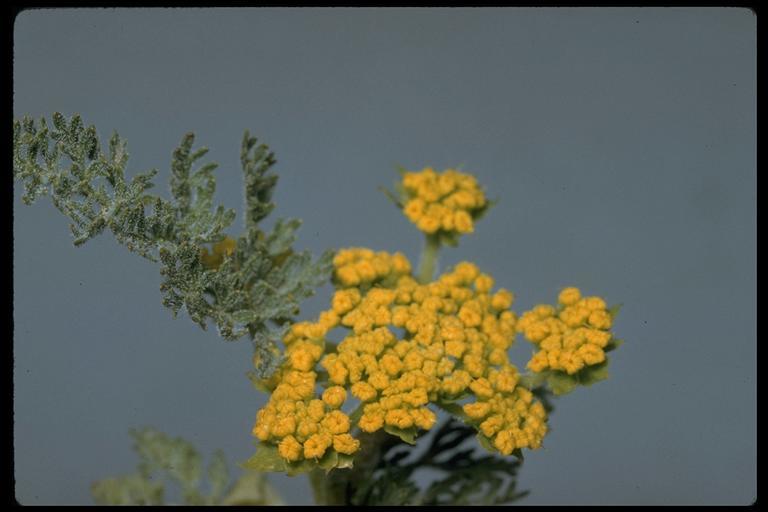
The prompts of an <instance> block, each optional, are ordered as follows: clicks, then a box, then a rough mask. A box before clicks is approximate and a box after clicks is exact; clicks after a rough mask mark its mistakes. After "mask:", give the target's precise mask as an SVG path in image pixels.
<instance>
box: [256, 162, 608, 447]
mask: <svg viewBox="0 0 768 512" xmlns="http://www.w3.org/2000/svg"><path fill="white" fill-rule="evenodd" d="M424 176H427V177H426V178H425V177H424ZM429 176H431V177H429ZM460 178H461V176H460V175H458V174H451V173H449V174H445V175H438V174H437V173H435V172H434V171H430V172H427V173H426V174H425V175H422V174H417V175H413V176H411V177H409V178H407V180H408V182H409V183H411V186H412V188H413V190H419V191H421V192H423V191H424V190H425V187H426V188H427V189H428V188H429V187H437V188H436V189H435V190H438V189H439V191H440V194H454V193H457V192H461V191H465V192H466V191H468V187H469V188H472V187H476V186H477V183H476V181H474V180H468V181H466V180H462V179H460ZM424 180H426V181H424ZM438 198H439V194H438ZM423 200H424V201H427V199H423ZM456 201H458V202H459V203H461V204H466V203H468V202H469V199H468V198H467V197H466V196H465V195H459V196H458V198H457V199H456ZM433 206H434V205H433ZM427 209H429V206H427ZM414 210H415V207H414ZM433 211H434V208H433ZM333 263H334V269H335V278H334V283H335V285H336V287H337V291H336V292H335V293H334V295H333V297H332V299H331V304H330V309H328V310H327V311H323V312H321V313H320V315H319V316H318V320H317V321H316V322H299V323H296V324H294V325H293V326H292V328H291V329H290V330H289V332H288V333H287V334H286V336H285V338H284V342H285V344H286V352H285V353H286V358H285V362H284V363H283V365H282V367H281V369H280V371H279V372H278V373H277V374H276V375H277V377H275V379H277V383H276V384H274V391H273V392H272V395H271V397H270V400H269V402H268V403H267V405H266V406H265V407H264V408H263V409H262V410H261V411H260V412H259V414H258V415H257V419H256V425H255V426H254V429H253V433H254V435H255V436H256V437H258V439H259V440H260V441H261V442H263V443H271V444H273V445H275V446H277V449H278V452H279V453H280V455H281V456H282V457H283V458H284V459H286V460H287V461H290V462H295V461H300V460H302V459H319V458H320V457H323V456H324V455H325V454H326V453H327V452H328V450H333V451H336V452H338V453H340V454H345V455H351V454H354V453H355V452H356V451H357V450H358V449H359V445H360V443H359V441H358V440H357V439H355V438H354V437H353V436H352V434H351V430H352V429H353V427H355V426H356V427H358V428H359V429H360V431H362V432H368V433H373V432H376V431H378V430H380V429H382V428H385V427H394V428H397V429H400V430H403V431H413V432H414V433H415V432H417V431H418V430H429V429H431V428H432V427H433V426H434V424H435V422H436V419H437V416H436V415H435V413H434V411H433V410H431V408H432V404H434V403H436V402H437V403H440V402H443V401H445V400H455V399H457V398H459V397H469V398H470V399H471V400H470V403H468V404H466V405H465V406H464V413H465V414H466V416H467V418H468V421H469V422H470V424H472V425H474V426H475V427H476V428H477V429H478V431H479V432H481V433H482V434H483V435H484V436H486V437H487V438H488V439H489V440H490V441H489V442H490V444H491V446H495V447H497V449H499V450H500V451H501V452H502V453H507V454H508V453H511V452H512V451H514V450H516V449H518V448H524V447H527V448H538V447H539V446H540V445H541V440H542V438H543V436H544V434H545V433H546V416H545V415H543V408H541V407H540V405H541V404H539V403H538V402H536V401H534V400H533V398H532V395H531V394H530V392H528V391H527V390H526V389H524V388H522V387H520V386H519V385H518V383H519V375H518V373H517V369H516V368H515V367H514V366H512V365H511V364H510V363H509V359H508V356H507V350H508V349H509V347H510V346H511V345H512V343H513V342H514V338H515V335H516V332H517V330H518V328H519V327H518V324H520V325H522V328H523V329H528V330H535V328H537V326H538V324H539V323H542V322H544V323H545V324H546V323H547V322H549V323H552V322H555V321H559V320H558V318H557V314H558V312H557V311H556V310H555V309H554V308H552V307H551V306H547V307H544V306H541V307H538V308H537V309H536V310H535V311H533V312H529V313H526V315H523V317H521V318H520V319H519V320H518V318H517V315H515V313H513V312H512V311H510V310H509V308H510V306H511V305H512V301H513V295H512V293H511V292H509V291H507V290H504V289H500V290H497V291H494V290H493V287H494V279H493V278H492V277H491V276H490V275H488V274H484V273H482V272H481V271H480V269H479V268H478V267H477V266H476V265H474V264H473V263H469V262H461V263H459V264H457V265H456V266H455V267H454V268H453V269H450V270H449V271H447V272H445V273H443V275H441V276H439V277H438V278H437V279H436V280H435V281H433V282H431V283H426V284H422V283H419V282H418V281H416V279H415V278H414V277H413V276H412V275H411V265H410V263H409V262H408V260H407V259H405V257H404V256H403V255H401V254H389V253H386V252H374V251H372V250H370V249H366V248H360V247H356V248H351V249H344V250H341V251H339V252H338V253H337V254H336V257H335V258H334V262H333ZM588 306H589V307H587V305H583V307H584V308H586V309H585V314H586V316H585V318H584V322H587V324H589V322H590V321H592V322H593V323H598V324H601V325H603V324H604V323H605V319H604V318H602V317H601V316H600V312H601V311H602V310H601V309H599V308H598V307H597V306H599V304H598V303H597V302H596V301H594V300H593V301H592V302H590V303H589V305H588ZM579 307H581V306H579ZM590 319H591V320H590ZM601 322H602V323H601ZM335 327H342V328H344V329H346V335H344V336H343V337H342V339H341V341H340V342H339V343H338V345H336V346H335V347H334V348H333V350H327V348H328V347H326V341H325V338H324V336H325V335H326V333H327V331H328V330H330V329H331V328H335ZM538 328H539V331H541V333H543V334H542V336H543V335H544V334H546V335H550V333H551V332H554V331H556V330H557V328H556V327H553V326H552V325H549V324H546V325H545V326H543V327H541V326H538ZM526 333H527V331H526ZM542 339H543V338H542ZM584 339H592V340H594V341H595V342H596V343H603V344H604V343H607V341H606V340H603V339H602V338H599V339H598V336H597V335H596V334H594V333H591V331H590V333H589V334H584ZM550 343H553V342H552V341H551V340H550V341H546V342H542V344H543V345H547V344H550ZM547 346H549V345H547ZM554 346H555V345H553V347H554ZM574 346H575V345H574ZM557 347H558V348H559V347H560V345H557ZM577 348H578V347H577ZM574 357H575V358H576V360H580V361H582V362H590V361H596V360H597V359H598V358H599V357H600V354H599V353H598V352H597V351H595V350H593V349H581V352H578V353H576V355H575V356H574ZM579 358H580V359H579ZM537 361H539V362H540V363H541V364H546V365H550V363H551V361H550V360H549V359H548V358H542V357H539V358H538V359H537ZM558 361H559V360H558ZM569 364H570V363H569ZM318 371H324V372H326V373H327V382H326V381H323V384H322V387H323V388H324V389H323V390H322V392H321V399H320V398H318V397H317V392H316V390H315V388H316V386H317V384H318V377H317V372H318ZM347 392H349V393H351V395H352V396H353V397H354V398H355V399H356V400H357V401H359V403H360V407H362V410H361V414H360V415H359V417H357V419H356V421H355V424H354V425H353V422H352V421H351V419H350V414H351V410H350V411H345V410H342V407H344V405H345V399H346V397H347ZM350 409H351V407H350Z"/></svg>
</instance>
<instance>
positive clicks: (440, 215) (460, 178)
mask: <svg viewBox="0 0 768 512" xmlns="http://www.w3.org/2000/svg"><path fill="white" fill-rule="evenodd" d="M402 186H403V190H404V191H405V194H406V197H407V201H406V202H405V206H404V207H403V213H405V216H406V217H408V219H409V220H410V221H411V222H413V223H414V224H415V225H416V227H417V228H419V230H420V231H423V232H424V233H427V234H430V235H431V234H433V233H437V232H438V231H441V230H442V231H443V232H447V233H458V234H465V233H472V232H473V231H474V220H475V217H476V214H477V212H478V211H480V210H482V209H483V208H484V207H485V206H486V198H485V194H484V193H483V191H482V189H481V188H480V186H479V185H478V183H477V180H476V179H475V177H474V176H472V175H470V174H464V173H461V172H458V171H456V170H453V169H447V170H445V171H443V172H442V173H437V172H435V170H434V169H432V168H431V167H426V168H424V169H423V170H422V171H421V172H406V173H404V175H403V181H402Z"/></svg>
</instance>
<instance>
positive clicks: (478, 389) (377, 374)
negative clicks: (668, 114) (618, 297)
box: [13, 113, 621, 505]
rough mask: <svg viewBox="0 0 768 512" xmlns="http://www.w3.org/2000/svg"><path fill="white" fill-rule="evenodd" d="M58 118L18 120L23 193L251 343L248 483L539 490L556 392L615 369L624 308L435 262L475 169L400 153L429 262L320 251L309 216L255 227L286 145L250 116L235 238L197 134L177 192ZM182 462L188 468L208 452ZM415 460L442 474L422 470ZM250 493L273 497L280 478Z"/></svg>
mask: <svg viewBox="0 0 768 512" xmlns="http://www.w3.org/2000/svg"><path fill="white" fill-rule="evenodd" d="M52 121H53V123H52V127H51V128H49V127H48V124H47V122H46V120H45V119H41V120H40V121H39V122H37V123H36V122H34V121H33V120H31V119H29V118H24V119H22V120H17V121H14V124H13V137H14V153H13V155H14V158H13V162H14V176H15V178H16V179H18V180H20V181H22V182H23V183H24V185H25V187H26V193H25V194H24V197H23V198H24V201H25V202H27V203H30V202H32V201H33V200H34V199H36V198H37V197H39V196H41V195H50V197H51V198H52V200H53V203H54V205H56V207H57V208H58V209H59V210H60V211H61V212H62V213H64V214H65V215H67V216H68V217H69V218H70V219H72V221H73V224H72V225H71V228H72V232H73V234H74V236H75V244H76V245H79V244H81V243H83V242H85V241H86V240H88V239H90V238H92V237H93V236H95V235H97V234H98V233H100V232H102V231H103V230H105V229H109V230H111V231H112V232H113V233H114V235H115V238H116V239H117V240H118V241H119V242H120V243H122V244H123V245H125V246H126V247H127V248H128V249H129V250H132V251H134V252H137V253H138V254H139V255H141V256H143V257H145V258H148V259H150V260H153V261H158V262H159V263H160V264H161V274H162V276H163V278H164V281H163V283H162V285H161V289H162V290H163V292H164V299H163V303H164V304H165V305H166V306H168V307H169V308H171V310H172V311H173V313H174V315H175V314H176V313H178V312H179V311H180V310H182V309H184V310H185V311H186V312H187V314H188V315H189V316H190V318H192V320H193V321H195V322H196V323H198V324H199V325H200V326H201V327H203V328H205V327H206V325H207V322H208V321H212V322H214V323H215V325H216V326H217V327H218V330H219V333H220V335H221V336H222V337H223V338H225V339H238V338H242V337H248V338H250V339H251V341H252V343H253V347H254V355H253V366H254V368H253V371H252V372H250V373H249V378H250V379H251V381H252V382H253V384H254V386H255V387H256V389H258V390H260V391H262V392H265V393H268V395H269V398H268V400H267V402H266V405H265V406H264V407H263V408H262V409H260V410H259V411H257V412H256V414H255V416H256V418H255V422H254V424H253V425H252V426H251V430H252V433H253V436H254V438H255V440H254V441H255V443H256V450H255V453H254V454H253V455H252V456H251V457H250V458H249V459H247V460H246V461H244V462H243V463H242V464H241V467H242V468H243V469H245V470H246V475H251V476H250V477H249V478H251V480H250V481H252V482H256V480H253V479H254V478H263V477H262V476H261V475H263V473H267V472H282V473H287V474H288V475H297V474H300V473H307V474H308V475H309V478H310V481H311V483H312V487H313V489H314V492H315V497H316V500H317V502H318V503H320V504H338V505H378V504H390V505H403V504H499V503H508V502H512V501H515V500H517V499H519V498H520V497H522V496H524V495H525V494H526V493H527V491H523V492H521V491H518V490H517V488H516V475H517V471H518V470H519V468H520V465H521V463H522V461H523V457H524V453H525V452H524V450H536V449H539V448H540V447H541V446H542V445H543V443H544V442H545V439H546V435H547V432H548V430H549V426H548V425H549V414H550V413H551V412H552V408H553V406H552V400H553V398H554V396H558V395H563V394H566V393H569V392H571V391H573V390H574V389H576V388H577V387H579V386H589V385H591V384H593V383H595V382H598V381H600V380H603V379H605V378H607V376H608V373H607V369H608V357H607V355H606V354H607V353H608V352H610V351H612V350H614V349H615V348H617V347H618V346H619V345H620V343H621V342H620V340H618V339H617V338H616V337H615V336H614V334H613V332H612V327H613V320H614V317H615V316H616V314H617V312H618V307H608V305H607V303H606V301H605V300H604V299H603V298H601V297H597V296H587V295H584V294H583V293H582V291H581V290H579V289H578V288H576V287H572V286H568V287H564V288H562V289H561V290H560V292H559V294H558V295H557V297H556V300H555V303H554V304H552V305H550V304H541V305H537V306H535V307H534V308H533V309H531V310H530V311H525V312H523V313H522V314H518V313H516V312H515V311H513V310H512V309H511V308H512V306H513V303H514V295H513V293H512V292H511V291H509V290H507V289H505V288H498V287H496V280H495V279H494V277H492V276H491V275H489V274H488V273H486V272H483V271H482V269H481V268H480V267H479V266H478V265H477V264H476V263H473V262H469V261H463V262H461V263H459V264H457V265H455V266H453V267H452V268H448V269H445V270H444V271H442V272H441V273H439V274H438V273H437V260H438V255H439V252H440V250H441V248H442V247H445V246H456V245H457V244H458V243H459V240H460V238H461V237H462V236H466V235H469V234H471V233H472V232H473V231H474V229H475V224H476V223H477V221H478V220H479V219H480V218H481V217H482V216H483V215H485V214H486V213H487V211H488V210H489V208H490V207H491V206H492V203H491V201H489V199H488V198H487V197H486V194H485V192H484V190H483V188H482V186H481V185H480V184H479V183H478V181H477V179H476V178H475V177H474V176H472V175H471V174H467V173H464V172H460V171H458V170H455V169H446V170H444V171H442V172H437V171H435V170H434V169H432V168H424V169H422V170H419V171H409V170H406V169H400V175H401V179H400V181H399V182H398V183H397V184H396V185H395V192H390V191H387V190H384V191H385V193H386V194H387V196H388V197H389V198H390V199H391V200H392V202H393V203H394V204H395V205H396V207H397V208H398V209H399V210H400V211H401V212H402V213H403V214H404V215H405V216H406V217H407V218H408V220H409V221H410V222H411V223H413V224H414V225H415V226H416V228H417V229H418V230H419V231H421V232H422V233H423V234H424V239H425V243H424V250H423V252H422V254H421V256H420V259H419V261H418V267H417V268H414V265H412V263H411V261H410V260H409V259H408V257H407V256H406V255H404V254H402V253H400V252H387V251H383V250H374V249H371V248H366V247H350V248H341V249H338V250H337V251H334V252H331V251H328V252H326V253H324V254H322V255H320V256H319V257H317V258H313V257H312V256H311V255H310V254H308V253H306V252H303V253H298V252H295V251H294V250H293V248H292V245H293V242H294V240H295V232H296V230H297V228H298V227H299V224H300V222H299V221H298V220H294V219H292V220H278V221H277V222H276V224H275V227H274V229H273V230H272V231H271V232H265V231H264V230H262V229H261V228H260V227H259V225H260V222H261V221H262V220H263V219H264V218H265V217H266V216H267V215H268V214H269V213H270V212H271V211H272V209H273V208H274V204H273V203H272V202H271V196H272V191H273V189H274V186H275V184H276V181H277V177H276V176H275V175H274V174H270V170H271V168H272V166H273V165H274V163H275V159H274V156H273V154H272V153H271V152H269V150H268V148H267V147H266V146H264V145H260V144H258V143H257V140H256V139H255V138H253V137H251V136H250V135H249V134H248V132H246V134H245V137H244V138H243V143H242V151H241V162H242V167H243V172H244V179H245V223H244V232H243V233H242V234H241V235H238V236H234V235H230V234H228V233H227V231H228V230H229V229H230V227H231V224H232V222H233V220H234V217H235V215H234V211H233V210H226V209H224V208H223V207H221V206H219V207H217V208H216V209H214V208H213V204H212V197H213V193H214V190H215V178H214V174H213V171H214V169H215V167H216V166H215V164H205V165H198V162H199V161H200V160H201V158H202V157H203V156H204V155H205V153H206V149H205V148H199V149H193V145H194V144H193V142H194V137H193V135H191V134H188V135H186V136H185V137H184V138H183V139H182V142H181V144H180V146H179V147H178V148H177V149H176V150H175V151H174V153H173V159H172V163H171V183H170V189H171V190H170V191H171V200H166V199H163V198H161V197H159V196H155V195H151V194H149V193H147V190H149V189H150V188H151V187H152V186H153V184H152V181H151V180H152V178H153V177H154V175H155V174H156V171H155V170H152V171H150V172H148V173H144V174H138V175H136V176H135V177H134V178H133V179H132V180H130V181H129V180H127V179H126V177H125V167H126V162H127V153H126V150H125V142H124V141H123V140H122V139H120V137H119V136H118V135H117V134H114V135H113V136H112V138H111V139H110V141H109V144H108V147H109V149H108V151H107V152H106V153H104V152H102V150H101V146H100V143H99V140H98V138H97V135H96V130H95V128H94V127H93V126H90V127H87V128H86V127H85V126H84V125H83V124H82V122H81V120H80V118H79V117H78V116H73V117H72V118H71V119H70V120H66V119H65V118H64V116H62V115H61V114H58V113H57V114H54V115H53V119H52ZM329 279H330V282H331V283H332V284H333V286H334V288H335V291H334V293H333V296H332V297H331V298H330V301H329V307H328V309H327V310H325V311H322V312H321V313H320V314H319V315H318V316H317V317H316V318H314V319H313V320H311V321H309V320H304V321H299V319H298V316H299V315H300V311H299V305H300V302H301V300H302V299H304V298H306V297H308V296H310V295H311V294H312V293H313V291H314V289H315V288H317V287H318V286H319V285H321V284H322V283H324V282H327V280H329ZM517 334H522V337H523V338H524V339H525V340H527V341H528V342H530V343H531V344H532V347H533V351H532V357H531V359H530V360H529V361H527V362H526V363H525V366H524V369H523V371H521V370H520V369H519V368H518V367H517V366H515V365H514V364H513V363H512V362H511V361H510V359H509V354H508V350H509V348H510V347H511V346H512V344H513V343H514V342H515V339H516V336H517ZM280 345H282V348H281V346H280ZM441 418H442V423H441V422H440V421H439V420H440V419H441ZM150 432H154V431H150ZM158 436H161V437H158ZM162 436H163V435H162V434H159V433H157V434H155V436H154V437H153V439H166V438H165V437H162ZM473 438H474V439H473ZM178 443H183V440H177V444H178ZM139 445H140V443H139ZM179 446H182V445H179ZM183 446H185V447H186V445H183ZM185 449H186V450H187V453H192V452H191V451H190V450H193V448H191V447H187V448H185ZM138 451H139V453H140V454H141V453H142V451H141V449H140V446H139V449H138ZM145 451H146V450H145ZM187 459H188V460H187ZM187 459H179V461H181V462H178V464H182V465H184V464H186V463H189V464H192V463H193V462H194V461H197V462H194V463H195V464H198V465H199V460H198V458H195V457H191V458H190V457H188V458H187ZM183 460H187V462H186V463H185V462H183ZM189 461H193V462H189ZM143 464H144V466H140V467H146V461H145V462H144V463H143ZM222 464H223V462H222ZM161 466H162V465H160V466H158V467H161ZM216 467H218V466H216ZM422 469H430V470H432V473H433V474H437V475H438V476H436V477H435V478H434V480H432V481H431V482H429V483H428V484H426V485H419V484H418V483H417V482H416V480H415V479H414V474H415V473H416V472H417V471H419V470H422ZM219 473H220V471H219ZM219 473H216V472H214V473H211V474H212V475H213V474H219ZM178 474H195V475H196V474H197V473H194V472H193V473H189V472H187V473H184V472H183V471H182V472H181V473H178ZM253 475H257V477H254V476H253ZM147 478H149V477H148V474H147V471H146V470H140V472H139V473H138V474H136V475H131V476H129V477H122V479H109V480H105V481H102V482H100V483H97V484H95V485H94V487H93V489H94V496H95V497H96V499H97V500H98V501H100V502H109V503H133V502H153V500H155V501H157V499H159V498H158V490H157V487H156V484H155V487H152V485H151V484H150V483H148V482H147V481H146V479H147ZM217 478H218V480H216V481H217V482H223V481H224V480H223V477H221V476H219V477H217ZM198 480H199V479H195V478H193V479H192V481H193V482H194V483H196V482H197V481H198ZM245 481H246V482H247V481H249V480H247V479H246V480H245ZM259 482H262V483H260V484H259V485H262V486H263V485H265V484H264V483H263V481H261V480H259ZM223 485H224V484H223V483H219V484H218V487H217V489H218V491H217V492H216V493H214V494H213V495H211V497H207V498H206V497H205V496H204V495H203V494H201V493H200V492H198V491H196V490H194V488H193V487H194V486H192V485H191V484H190V485H188V486H187V487H185V489H186V491H185V493H186V494H185V499H186V500H187V502H189V503H208V504H217V503H222V504H227V503H234V502H235V501H236V500H235V501H232V500H230V501H227V500H226V499H224V498H221V496H222V495H223V494H222V493H223V491H222V489H223V487H222V486H223ZM243 485H244V486H246V487H247V486H248V485H249V484H248V483H245V484H242V485H240V487H239V488H240V489H241V492H242V488H243ZM254 485H256V484H254ZM235 487H237V486H235ZM137 489H138V490H137ZM135 496H140V497H141V500H139V499H138V498H135ZM257 496H258V498H256V501H258V500H262V501H258V502H259V503H263V504H268V503H276V502H277V501H278V499H277V498H276V497H275V496H274V492H273V491H272V490H271V488H270V489H269V492H267V491H263V490H262V491H261V492H260V493H257ZM265 496H266V497H265ZM142 500H143V501H142Z"/></svg>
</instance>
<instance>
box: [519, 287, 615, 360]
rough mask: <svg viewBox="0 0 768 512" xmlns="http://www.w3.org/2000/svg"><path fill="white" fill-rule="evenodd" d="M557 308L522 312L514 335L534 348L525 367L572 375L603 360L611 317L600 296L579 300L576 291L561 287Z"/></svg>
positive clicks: (608, 338)
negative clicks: (534, 346) (518, 335)
mask: <svg viewBox="0 0 768 512" xmlns="http://www.w3.org/2000/svg"><path fill="white" fill-rule="evenodd" d="M558 302H559V304H560V305H559V307H558V308H557V309H556V308H555V307H553V306H550V305H548V304H541V305H538V306H536V307H535V308H533V309H532V310H531V311H526V312H525V313H523V315H522V316H521V317H520V320H518V322H517V330H518V332H522V333H523V335H524V336H525V337H526V338H527V339H528V340H529V341H531V342H532V343H534V344H536V345H538V347H539V351H538V352H536V353H535V354H534V355H533V357H532V358H531V360H530V361H529V362H528V368H529V369H530V370H532V371H534V372H542V371H544V370H546V369H547V368H549V369H552V370H560V371H565V372H567V373H568V374H569V375H572V374H574V373H576V372H578V371H579V370H581V369H582V368H584V367H585V366H591V365H596V364H600V363H602V362H603V361H605V352H604V351H603V349H604V348H605V347H606V345H608V342H609V341H610V340H611V333H610V328H611V325H612V319H611V315H610V314H609V313H608V311H607V310H606V304H605V301H604V300H603V299H601V298H600V297H582V296H581V292H580V291H579V289H578V288H565V289H564V290H563V291H562V292H560V295H559V297H558Z"/></svg>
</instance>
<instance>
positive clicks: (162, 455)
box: [91, 428, 282, 505]
mask: <svg viewBox="0 0 768 512" xmlns="http://www.w3.org/2000/svg"><path fill="white" fill-rule="evenodd" d="M131 436H132V437H133V440H134V445H133V449H134V451H136V453H137V454H138V455H139V465H138V470H137V472H135V473H131V474H128V475H124V476H119V477H114V478H106V479H104V480H99V481H98V482H94V483H93V484H92V485H91V494H92V496H93V499H94V501H95V502H96V503H97V504H100V505H164V504H165V500H166V495H165V489H166V483H167V482H173V483H174V485H176V486H178V488H180V489H181V500H182V501H183V503H184V504H185V505H281V504H282V500H281V499H280V497H279V496H278V495H277V493H276V492H275V490H274V489H273V488H272V486H271V485H270V484H269V482H268V481H267V479H266V475H264V474H263V473H259V472H256V471H246V472H244V473H243V474H242V476H241V477H240V478H239V479H237V481H235V482H234V483H231V482H230V473H229V469H228V467H227V462H226V460H225V459H224V454H223V453H222V452H221V451H217V452H216V453H215V454H214V456H213V457H212V459H211V461H210V463H209V464H208V467H207V471H206V475H207V480H208V484H209V492H207V493H206V492H204V491H203V490H202V489H201V487H202V482H203V462H202V456H201V455H200V453H199V452H198V451H197V449H196V448H195V447H194V446H193V445H192V444H191V443H190V442H188V441H186V440H184V439H182V438H180V437H176V438H172V437H169V436H168V435H166V434H164V433H163V432H160V431H158V430H155V429H153V428H143V429H140V430H132V431H131Z"/></svg>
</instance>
